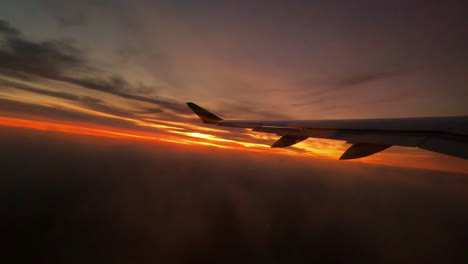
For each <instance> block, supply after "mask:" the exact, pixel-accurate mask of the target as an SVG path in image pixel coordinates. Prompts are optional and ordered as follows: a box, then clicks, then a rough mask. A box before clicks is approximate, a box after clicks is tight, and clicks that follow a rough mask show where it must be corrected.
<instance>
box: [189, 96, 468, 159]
mask: <svg viewBox="0 0 468 264" xmlns="http://www.w3.org/2000/svg"><path fill="white" fill-rule="evenodd" d="M187 105H188V106H189V107H190V108H191V109H192V110H193V111H194V112H195V113H196V114H197V115H198V116H199V117H200V119H201V120H202V121H203V122H204V123H207V124H213V125H217V126H227V127H239V128H251V129H252V130H253V131H257V132H264V133H272V134H277V135H278V136H281V138H280V139H279V140H278V141H276V142H275V143H274V144H273V145H272V147H274V148H282V147H288V146H292V145H294V144H296V143H299V142H301V141H303V140H305V139H307V138H309V137H313V138H325V139H336V140H345V141H346V142H347V143H350V144H353V145H352V146H351V147H350V148H349V149H348V150H346V151H345V153H344V154H343V155H342V156H341V157H340V159H356V158H361V157H366V156H369V155H372V154H375V153H377V152H380V151H383V150H385V149H387V148H389V147H391V146H403V147H419V148H422V149H426V150H429V151H434V152H439V153H443V154H446V155H450V156H454V157H459V158H463V159H468V116H449V117H421V118H386V119H346V120H289V121H262V120H257V121H255V120H223V119H221V118H219V117H218V116H216V115H214V114H212V113H210V112H208V111H207V110H205V109H203V108H201V107H199V106H198V105H196V104H194V103H187Z"/></svg>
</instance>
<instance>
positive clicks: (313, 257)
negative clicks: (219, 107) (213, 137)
mask: <svg viewBox="0 0 468 264" xmlns="http://www.w3.org/2000/svg"><path fill="white" fill-rule="evenodd" d="M0 138H1V141H0V146H1V147H2V151H1V152H0V158H1V159H0V161H1V164H0V165H1V174H2V179H1V188H2V192H0V198H1V200H2V203H3V205H4V206H3V207H2V211H1V215H0V217H1V219H2V224H3V225H4V226H3V228H4V229H3V230H2V238H1V239H2V240H4V242H6V243H3V244H4V245H7V246H6V247H5V248H4V249H5V254H3V255H2V260H3V261H2V262H3V263H19V262H22V261H26V262H31V261H33V262H35V263H89V262H93V263H207V262H208V263H212V262H218V263H314V262H321V263H323V262H326V263H351V262H355V263H457V262H460V263H462V262H461V261H462V260H463V259H466V258H467V257H468V256H467V255H466V252H465V250H464V249H465V246H466V244H467V243H468V229H467V227H466V222H468V210H467V208H466V204H467V202H468V197H467V192H466V191H467V189H468V180H467V178H466V174H450V173H441V172H434V171H424V170H415V169H401V168H391V167H384V166H371V165H362V164H357V163H347V164H341V165H342V166H340V167H343V168H344V169H343V170H341V169H339V168H336V166H334V165H335V163H336V162H335V161H314V160H310V159H307V160H298V159H296V158H291V157H285V156H271V155H264V154H259V153H256V154H246V153H241V152H226V151H222V150H217V149H209V148H200V149H195V148H190V149H189V148H185V147H180V146H174V145H170V146H169V145H164V144H150V145H148V144H146V143H145V144H143V143H142V144H140V143H136V142H133V141H132V142H127V141H120V140H113V139H102V138H93V137H81V136H72V135H63V134H62V135H61V134H55V133H50V132H46V131H42V132H38V131H34V132H32V131H27V130H17V129H6V128H5V129H2V131H1V132H0ZM334 167H335V168H334Z"/></svg>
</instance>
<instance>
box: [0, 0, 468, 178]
mask: <svg viewBox="0 0 468 264" xmlns="http://www.w3.org/2000/svg"><path fill="white" fill-rule="evenodd" d="M459 3H460V1H444V2H443V4H441V1H416V0H414V1H407V0H405V1H403V0H401V1H400V0H395V1H325V0H324V1H305V0H304V1H298V0H295V1H276V0H270V1H252V0H250V1H235V0H226V1H214V0H177V1H176V0H172V1H169V0H167V1H162V0H161V1H144V0H142V1H130V0H112V1H111V0H101V1H91V0H76V1H61V0H44V1H33V0H2V1H1V2H0V126H8V127H21V128H33V129H36V130H37V129H39V130H50V131H56V132H65V133H74V134H85V135H92V136H104V137H112V138H121V139H123V140H139V141H157V142H161V141H163V142H168V143H171V144H178V145H185V147H186V148H190V147H192V146H194V145H205V146H207V147H214V148H222V149H226V151H230V149H231V150H241V151H249V152H252V151H253V152H271V153H274V154H278V155H288V156H291V157H294V156H304V157H310V159H318V158H321V159H338V157H339V156H340V155H341V154H342V153H343V152H344V151H345V150H346V149H347V148H348V147H349V144H346V143H344V142H342V141H334V140H322V139H308V140H306V141H304V142H302V143H299V144H297V145H295V146H293V147H289V148H285V149H270V147H269V146H270V145H271V144H272V143H273V142H275V141H276V140H277V138H278V137H277V136H274V135H270V134H262V133H255V132H251V131H249V130H244V129H226V128H219V127H213V126H205V125H202V124H201V122H200V121H199V120H198V118H197V117H196V116H195V115H194V114H193V113H192V112H191V111H190V109H189V108H187V106H186V105H185V102H187V101H192V102H196V103H197V104H199V105H200V106H202V107H205V108H207V109H208V110H210V111H212V112H213V113H215V114H217V115H219V116H220V117H222V118H226V119H229V118H233V119H268V120H275V119H347V118H387V117H424V116H455V115H468V107H467V105H468V89H467V83H468V52H466V51H467V48H466V47H468V31H467V28H468V23H467V19H466V10H465V9H463V8H460V6H459ZM354 162H368V163H378V164H383V165H390V166H403V167H416V168H426V169H434V170H442V171H455V172H468V164H467V162H466V160H463V159H459V158H455V157H450V156H446V155H442V154H437V153H433V152H429V151H424V150H419V149H413V148H401V147H392V148H390V149H389V150H386V151H384V152H382V153H378V154H376V155H373V156H370V157H368V158H364V159H360V160H356V161H354Z"/></svg>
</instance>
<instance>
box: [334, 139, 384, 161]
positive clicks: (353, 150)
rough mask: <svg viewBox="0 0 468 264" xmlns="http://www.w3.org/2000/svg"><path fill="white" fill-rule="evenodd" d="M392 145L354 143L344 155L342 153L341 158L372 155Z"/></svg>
mask: <svg viewBox="0 0 468 264" xmlns="http://www.w3.org/2000/svg"><path fill="white" fill-rule="evenodd" d="M389 147H391V145H382V144H369V143H358V144H354V145H352V146H351V147H350V148H348V149H347V150H346V151H345V152H344V153H343V155H341V157H340V160H347V159H357V158H363V157H367V156H370V155H372V154H375V153H377V152H380V151H383V150H386V149H388V148H389Z"/></svg>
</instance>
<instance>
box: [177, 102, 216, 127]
mask: <svg viewBox="0 0 468 264" xmlns="http://www.w3.org/2000/svg"><path fill="white" fill-rule="evenodd" d="M186 104H187V106H188V107H190V109H192V111H193V112H194V113H195V114H196V115H197V116H198V117H199V118H200V119H201V121H202V122H203V123H205V124H217V123H218V122H219V121H221V120H223V119H221V118H220V117H218V116H217V115H215V114H213V113H211V112H209V111H207V110H206V109H204V108H202V107H200V106H198V105H197V104H195V103H193V102H187V103H186Z"/></svg>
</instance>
